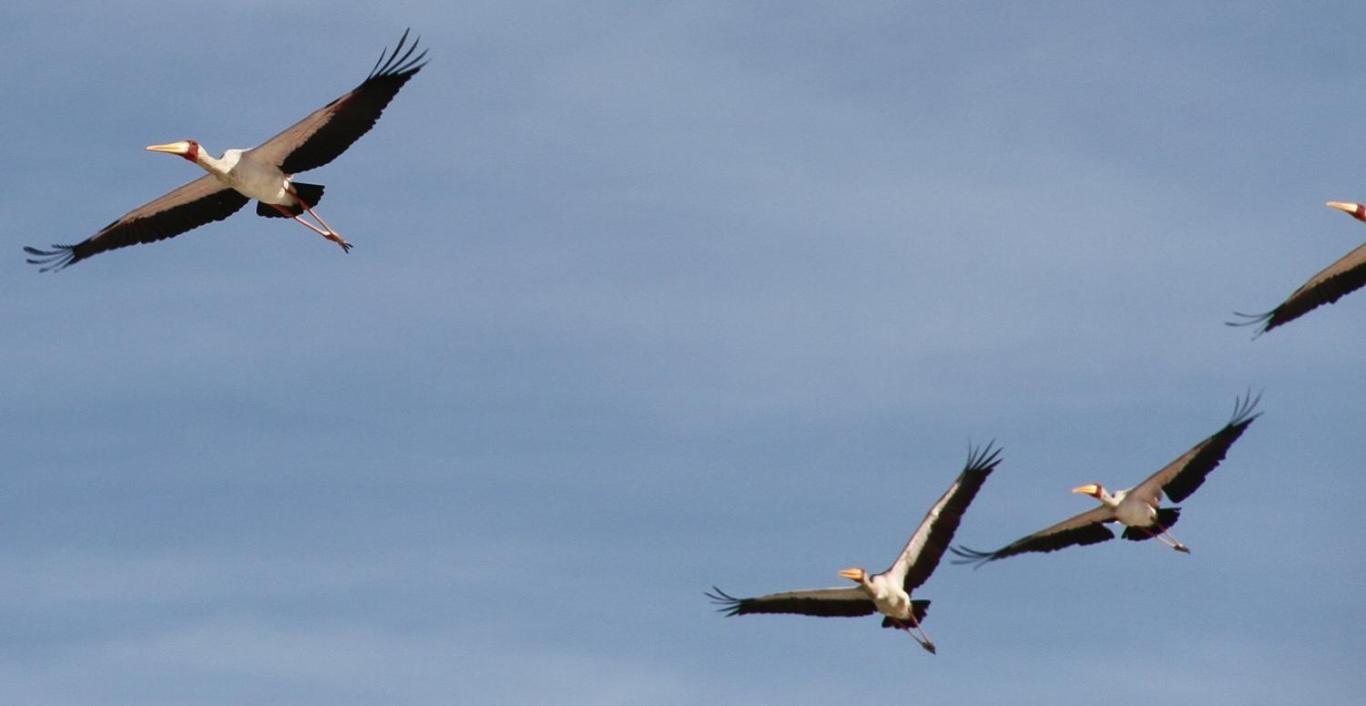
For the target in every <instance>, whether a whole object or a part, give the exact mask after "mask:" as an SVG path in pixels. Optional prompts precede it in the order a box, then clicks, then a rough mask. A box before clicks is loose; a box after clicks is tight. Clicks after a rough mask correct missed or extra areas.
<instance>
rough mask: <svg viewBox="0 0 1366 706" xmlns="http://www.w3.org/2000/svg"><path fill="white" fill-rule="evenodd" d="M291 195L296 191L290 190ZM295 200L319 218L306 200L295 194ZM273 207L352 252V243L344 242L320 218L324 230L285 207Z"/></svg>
mask: <svg viewBox="0 0 1366 706" xmlns="http://www.w3.org/2000/svg"><path fill="white" fill-rule="evenodd" d="M290 193H291V194H294V190H293V189H290ZM294 198H296V199H299V203H301V204H303V206H304V210H305V211H307V212H309V213H310V214H312V215H313V217H314V218H318V214H316V213H313V209H311V208H309V207H308V204H307V203H304V200H303V199H300V198H299V196H298V194H294ZM271 206H272V207H273V208H274V209H275V210H277V211H279V212H280V213H283V214H284V215H286V216H289V217H290V218H291V219H293V220H295V221H297V222H299V223H301V224H302V225H303V226H304V227H305V228H308V229H309V230H311V231H313V232H314V233H317V234H318V235H321V236H322V237H324V238H327V239H328V240H330V241H332V242H334V243H336V244H337V245H340V246H341V249H342V251H343V252H351V243H348V242H346V241H345V240H343V239H342V237H341V235H340V234H338V233H337V232H336V231H334V230H332V227H331V226H329V225H327V222H326V221H324V220H323V219H321V218H318V222H319V223H322V225H323V228H319V227H318V226H315V225H313V224H312V223H309V222H308V221H306V220H304V219H303V218H300V217H299V216H296V215H294V214H293V213H290V212H289V209H287V208H285V207H284V206H278V205H276V204H271ZM324 228H325V229H326V230H324Z"/></svg>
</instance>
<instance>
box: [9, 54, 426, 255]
mask: <svg viewBox="0 0 1366 706" xmlns="http://www.w3.org/2000/svg"><path fill="white" fill-rule="evenodd" d="M407 42H408V32H407V31H404V33H403V36H402V37H401V38H400V39H399V41H398V45H397V46H395V47H394V51H393V52H389V51H387V50H385V51H383V52H380V57H379V60H378V61H376V62H375V66H374V68H373V69H371V71H370V75H369V76H367V77H366V79H365V80H364V81H362V82H361V84H360V85H359V86H356V87H355V88H354V89H352V90H351V91H350V92H348V93H346V94H345V95H343V96H341V97H339V98H337V99H336V100H334V101H332V102H331V103H328V104H327V105H325V106H323V107H322V108H319V109H318V110H316V111H314V112H313V113H312V114H310V115H309V116H308V117H306V118H304V119H303V120H300V121H299V122H297V123H295V124H294V125H293V126H291V127H290V128H289V129H287V130H285V131H284V132H282V133H280V134H278V135H276V136H275V137H272V138H270V139H269V140H266V141H265V142H263V143H261V144H260V145H257V146H256V147H253V148H251V149H249V150H240V149H230V150H227V151H225V152H224V153H223V156H222V157H214V156H213V155H210V154H209V152H208V151H207V150H205V149H204V148H203V147H202V146H201V145H200V144H199V143H198V142H195V141H194V140H181V141H180V142H171V143H168V144H164V145H152V146H150V147H148V148H147V149H148V150H151V151H153V152H165V153H167V154H174V155H178V156H180V157H184V158H185V159H187V160H189V161H191V162H194V163H195V164H197V165H199V166H200V167H202V168H203V169H204V171H206V172H208V175H206V176H202V177H200V178H198V179H195V180H194V181H192V182H190V183H188V184H185V185H183V186H181V187H180V188H178V189H175V190H174V191H171V192H170V193H168V194H166V195H164V196H162V197H160V198H158V199H156V200H154V201H151V202H149V203H147V204H144V205H142V206H139V207H138V208H135V209H133V210H132V211H129V212H128V213H126V214H124V215H123V216H122V217H121V218H119V219H117V220H115V221H114V222H113V223H110V224H109V225H107V226H105V227H104V228H101V229H100V231H99V232H98V233H96V234H94V235H92V236H90V237H89V238H86V239H85V240H83V241H81V242H80V243H77V244H75V245H53V246H52V249H51V250H40V249H38V248H33V247H25V248H24V252H27V253H28V254H29V255H30V258H29V259H28V262H29V263H31V264H34V265H38V266H40V267H41V268H42V270H43V271H44V272H46V271H48V270H53V269H61V268H64V267H67V266H68V265H71V264H74V263H76V262H80V261H81V260H84V259H85V258H87V257H90V256H92V255H97V254H99V253H102V252H104V251H106V250H113V249H116V248H122V247H125V246H128V245H137V244H139V243H152V242H156V241H158V240H164V239H166V238H171V237H174V236H177V235H180V234H181V233H184V232H185V231H188V230H191V229H193V228H198V227H199V226H202V225H204V224H206V223H210V222H213V221H220V220H223V219H224V218H227V217H228V216H230V215H232V214H233V213H235V212H236V211H237V210H238V209H240V208H242V207H243V206H245V205H246V203H247V201H250V200H251V199H256V200H257V202H258V203H257V205H256V213H257V215H261V216H266V217H270V218H292V219H294V220H296V221H298V222H299V223H302V224H303V225H304V226H306V227H307V228H308V229H309V230H312V231H313V232H315V233H317V234H318V235H321V236H323V237H324V238H327V239H328V240H331V241H332V242H334V243H336V244H337V245H340V246H341V248H342V250H344V251H348V252H349V251H350V249H351V244H350V243H348V242H346V241H345V240H344V239H342V237H341V235H339V234H338V233H337V232H336V231H335V230H333V229H332V227H331V226H329V225H328V224H327V222H326V221H324V220H323V219H322V217H320V216H319V215H318V214H317V212H316V211H314V210H313V209H314V207H315V206H317V205H318V201H319V199H321V198H322V195H323V187H322V186H321V185H319V184H304V183H301V182H296V181H294V175H295V174H297V173H298V172H303V171H307V170H309V169H314V168H316V167H321V166H322V165H324V164H327V163H328V162H331V161H332V160H333V159H336V158H337V156H338V155H340V154H341V153H342V152H345V151H346V149H347V148H348V147H350V146H351V144H352V143H353V142H355V141H356V140H357V139H359V138H360V136H361V135H364V134H365V133H366V132H368V131H369V130H370V128H371V127H373V126H374V124H375V121H377V120H379V116H380V113H382V112H383V111H384V108H385V106H387V105H389V101H390V100H392V99H393V97H394V95H395V94H397V93H398V90H399V89H400V88H402V87H403V84H405V83H407V81H408V79H410V78H412V77H413V74H416V73H417V72H418V71H420V70H421V69H422V67H423V66H424V65H425V63H424V62H423V58H424V57H425V56H426V54H427V52H426V51H423V52H421V53H418V54H416V55H415V54H414V52H416V50H417V41H416V40H415V41H413V43H412V44H408V43H407ZM405 45H406V46H405ZM278 85H288V84H287V83H286V84H278ZM304 213H308V214H309V215H311V216H313V218H314V219H316V220H317V224H316V225H315V224H313V223H310V222H309V221H307V220H305V219H304V218H303V217H302V216H303V214H304Z"/></svg>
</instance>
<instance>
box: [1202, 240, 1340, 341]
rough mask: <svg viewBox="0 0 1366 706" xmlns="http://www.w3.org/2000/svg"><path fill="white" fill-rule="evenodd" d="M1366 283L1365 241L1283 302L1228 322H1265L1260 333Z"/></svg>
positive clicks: (1236, 323)
mask: <svg viewBox="0 0 1366 706" xmlns="http://www.w3.org/2000/svg"><path fill="white" fill-rule="evenodd" d="M1363 285H1366V245H1362V246H1361V247H1358V248H1357V249H1356V250H1353V251H1352V252H1349V253H1347V254H1346V255H1344V256H1343V257H1342V259H1340V260H1338V261H1337V262H1334V263H1333V264H1331V265H1329V266H1328V267H1326V268H1324V270H1323V271H1322V272H1320V273H1318V274H1316V275H1314V276H1313V277H1311V278H1309V281H1308V282H1305V283H1304V285H1303V286H1301V287H1300V288H1299V289H1296V290H1295V292H1294V293H1293V294H1291V295H1290V297H1289V298H1287V299H1286V300H1285V301H1283V302H1281V305H1280V306H1278V307H1276V308H1275V309H1272V310H1271V311H1268V312H1266V313H1265V314H1243V313H1240V312H1236V311H1235V312H1233V313H1234V314H1237V315H1238V316H1241V317H1243V318H1244V319H1245V321H1229V322H1226V323H1227V324H1228V325H1229V326H1250V325H1253V324H1263V326H1262V330H1261V331H1259V332H1258V333H1259V334H1262V333H1266V332H1267V331H1270V330H1271V329H1273V328H1276V327H1277V326H1280V325H1281V324H1284V323H1288V322H1291V321H1294V320H1295V319H1298V318H1300V317H1301V316H1304V315H1305V314H1307V313H1309V312H1310V311H1312V310H1313V309H1316V308H1318V307H1320V306H1323V305H1324V304H1332V303H1333V302H1335V301H1337V300H1339V299H1341V298H1342V297H1344V296H1346V295H1347V294H1349V293H1351V292H1355V291H1356V290H1358V289H1361V287H1362V286H1363Z"/></svg>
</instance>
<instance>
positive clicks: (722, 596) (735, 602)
mask: <svg viewBox="0 0 1366 706" xmlns="http://www.w3.org/2000/svg"><path fill="white" fill-rule="evenodd" d="M702 595H704V596H706V597H707V598H710V599H711V602H712V603H715V604H717V605H719V606H721V607H720V608H717V609H716V610H717V612H720V613H725V614H726V616H727V617H730V616H732V615H738V614H739V613H740V599H739V598H736V597H735V596H732V595H730V594H729V593H726V592H725V591H722V590H721V589H719V588H717V587H715V586H712V587H711V591H704V592H703V593H702Z"/></svg>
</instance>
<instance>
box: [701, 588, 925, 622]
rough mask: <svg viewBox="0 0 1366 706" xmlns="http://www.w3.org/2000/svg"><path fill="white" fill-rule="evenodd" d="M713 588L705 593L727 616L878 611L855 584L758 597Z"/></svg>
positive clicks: (848, 614) (849, 614)
mask: <svg viewBox="0 0 1366 706" xmlns="http://www.w3.org/2000/svg"><path fill="white" fill-rule="evenodd" d="M712 591H713V592H712V593H707V594H706V596H707V597H708V598H710V599H711V601H712V602H713V603H716V604H717V605H719V606H721V607H720V608H719V610H720V611H721V612H723V613H725V614H726V615H749V614H751V613H794V614H797V615H810V616H815V617H818V618H853V617H857V616H860V615H872V614H873V613H876V612H877V607H876V606H874V605H873V601H872V600H871V599H869V598H868V596H866V595H864V594H863V593H862V592H861V591H860V589H858V588H854V587H850V588H813V589H807V590H801V591H786V592H784V593H772V594H769V595H767V596H759V597H757V598H736V597H735V596H732V595H730V594H728V593H726V592H725V591H722V590H721V589H719V588H716V587H715V586H713V587H712ZM926 603H927V604H928V601H927V602H926Z"/></svg>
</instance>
